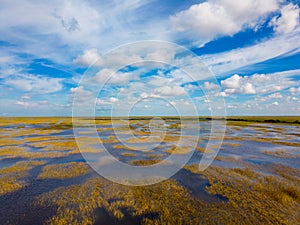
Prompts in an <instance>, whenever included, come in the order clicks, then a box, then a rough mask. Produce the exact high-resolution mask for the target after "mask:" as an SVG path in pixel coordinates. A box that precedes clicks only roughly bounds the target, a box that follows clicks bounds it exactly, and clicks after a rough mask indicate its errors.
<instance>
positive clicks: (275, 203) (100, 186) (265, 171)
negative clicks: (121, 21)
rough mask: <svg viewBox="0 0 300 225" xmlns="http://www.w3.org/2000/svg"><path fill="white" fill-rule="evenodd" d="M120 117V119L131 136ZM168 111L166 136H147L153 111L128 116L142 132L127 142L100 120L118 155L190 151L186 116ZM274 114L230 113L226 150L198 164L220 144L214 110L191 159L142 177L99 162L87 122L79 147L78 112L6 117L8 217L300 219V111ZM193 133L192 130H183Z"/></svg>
mask: <svg viewBox="0 0 300 225" xmlns="http://www.w3.org/2000/svg"><path fill="white" fill-rule="evenodd" d="M121 120H122V119H116V121H113V122H114V124H115V125H118V126H117V127H118V132H121V133H122V134H123V135H124V136H125V137H126V135H127V134H126V132H127V131H126V130H125V129H123V127H122V121H121ZM164 120H165V124H166V125H165V126H166V128H167V130H168V132H167V134H166V135H165V136H164V137H163V138H161V137H151V138H148V135H149V132H150V131H149V120H148V119H147V118H145V119H141V118H136V119H132V120H130V128H131V131H132V133H133V134H134V135H135V138H131V137H128V139H126V143H127V144H128V145H127V144H126V145H124V143H121V142H120V141H119V140H118V138H117V136H115V135H114V132H115V131H114V129H113V127H112V121H111V120H110V119H97V120H96V121H95V128H96V130H97V132H98V135H99V138H100V139H101V141H102V143H103V145H104V146H105V148H106V149H108V151H109V152H110V154H111V155H113V156H114V157H115V158H117V159H119V160H120V161H122V162H124V163H127V164H130V165H135V166H146V165H153V164H156V163H158V162H160V161H161V160H164V159H165V158H166V157H168V156H169V155H170V154H175V155H184V154H187V152H188V149H187V147H180V148H176V142H177V141H178V139H179V135H178V134H179V130H180V128H181V127H180V123H179V122H178V119H176V118H165V119H164ZM267 120H268V121H267V122H266V121H265V120H263V119H255V121H253V119H248V120H247V118H246V119H245V118H243V121H241V120H237V119H232V120H229V121H227V125H226V132H225V137H224V140H223V143H222V146H221V148H220V150H219V152H218V155H217V156H216V158H215V160H214V161H213V163H212V165H210V166H209V167H208V168H207V169H206V170H204V171H199V169H198V168H199V167H198V164H199V162H200V160H201V157H202V156H203V152H205V151H210V150H211V151H213V150H214V149H207V150H205V148H206V145H207V142H208V140H209V137H208V136H209V130H210V127H211V126H210V124H211V120H207V119H200V120H199V124H196V125H197V126H200V128H201V129H200V130H201V135H200V137H199V142H198V143H197V146H196V149H195V151H194V153H193V155H192V157H191V158H190V160H189V161H188V163H187V164H186V165H185V166H184V168H182V169H181V170H180V171H179V172H177V173H176V174H175V175H173V176H172V177H171V178H169V179H167V180H165V181H163V182H160V183H157V184H154V185H150V186H140V187H138V186H136V187H134V186H124V185H121V184H117V183H113V182H111V181H109V180H107V179H105V178H103V177H101V176H99V175H98V174H97V173H96V172H95V171H93V169H92V168H91V167H90V166H89V164H88V163H87V162H86V160H85V158H84V157H83V156H82V154H89V155H92V156H93V154H96V153H97V149H95V146H96V143H97V142H98V141H99V139H98V137H97V136H94V135H93V134H92V133H90V132H89V130H88V129H82V131H81V132H82V133H83V134H85V137H84V138H82V140H81V141H82V143H84V148H81V149H80V151H79V149H78V147H77V145H76V141H75V138H74V134H73V128H72V119H71V118H1V119H0V185H1V189H0V202H1V204H0V221H1V224H104V225H107V224H192V225H194V224H300V210H299V208H300V129H299V128H300V125H299V124H298V122H295V123H294V122H293V121H300V120H299V118H289V120H288V122H286V123H284V120H285V119H284V118H280V119H279V120H278V121H277V120H276V119H274V120H273V118H271V119H270V118H267ZM217 122H218V121H217ZM219 122H220V126H224V123H222V121H221V120H220V121H219ZM86 123H89V120H88V119H86ZM192 136H193V132H192V130H191V132H187V133H186V136H184V139H186V140H187V141H188V140H189V138H191V137H192ZM214 138H215V139H216V140H217V139H218V137H214ZM212 141H214V140H212ZM156 142H157V143H159V145H153V143H156ZM149 145H151V146H155V147H154V148H149V149H147V146H149ZM140 147H142V148H143V149H144V150H143V151H141V150H139V148H140ZM212 147H213V145H212Z"/></svg>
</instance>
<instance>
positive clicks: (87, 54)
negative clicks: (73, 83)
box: [74, 48, 103, 66]
mask: <svg viewBox="0 0 300 225" xmlns="http://www.w3.org/2000/svg"><path fill="white" fill-rule="evenodd" d="M102 61H103V60H102V57H101V56H100V54H99V52H98V50H97V49H96V48H92V49H88V50H85V51H84V52H83V54H82V55H79V56H78V57H77V58H76V59H75V60H74V63H76V64H77V65H80V66H90V65H94V64H96V65H101V64H102V63H103V62H102Z"/></svg>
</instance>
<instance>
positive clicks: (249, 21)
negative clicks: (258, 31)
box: [170, 0, 279, 44]
mask: <svg viewBox="0 0 300 225" xmlns="http://www.w3.org/2000/svg"><path fill="white" fill-rule="evenodd" d="M278 3H279V0H264V1H261V0H243V1H232V0H209V1H206V2H202V3H199V4H195V5H192V6H191V7H190V8H189V9H187V10H184V11H181V12H179V13H177V14H176V15H174V16H171V17H170V21H171V24H172V25H173V27H174V29H175V30H176V31H179V32H184V33H185V34H187V35H189V38H194V39H196V40H199V39H200V40H201V41H202V43H200V44H203V43H205V42H207V41H209V40H212V39H214V38H215V37H218V36H224V35H229V36H231V35H234V34H236V33H237V32H239V31H241V30H242V29H244V28H246V27H251V28H255V27H256V26H257V25H258V24H259V23H260V20H261V18H262V17H265V16H267V15H268V14H269V13H271V12H274V11H276V10H277V9H278V7H279V4H278Z"/></svg>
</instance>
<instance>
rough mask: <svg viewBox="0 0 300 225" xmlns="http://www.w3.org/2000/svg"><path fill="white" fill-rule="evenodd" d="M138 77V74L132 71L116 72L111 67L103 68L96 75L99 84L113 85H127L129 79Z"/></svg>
mask: <svg viewBox="0 0 300 225" xmlns="http://www.w3.org/2000/svg"><path fill="white" fill-rule="evenodd" d="M136 78H137V75H136V74H134V73H130V72H124V73H122V72H115V71H114V70H111V69H102V70H100V71H99V72H98V73H97V74H96V76H95V80H96V82H98V83H99V84H103V85H106V84H111V85H126V84H128V83H129V81H131V80H134V79H136Z"/></svg>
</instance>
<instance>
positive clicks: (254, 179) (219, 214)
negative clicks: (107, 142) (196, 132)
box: [36, 165, 300, 225]
mask: <svg viewBox="0 0 300 225" xmlns="http://www.w3.org/2000/svg"><path fill="white" fill-rule="evenodd" d="M186 169H189V170H191V171H193V172H195V173H199V172H198V165H195V166H189V167H186ZM281 173H284V174H290V173H292V175H295V173H296V172H295V171H290V170H282V171H281ZM297 173H298V175H299V171H298V172H297ZM199 174H200V175H201V176H205V177H206V178H207V179H208V180H209V182H210V186H209V187H207V191H208V192H209V193H211V194H220V195H223V196H225V197H227V198H228V201H227V202H220V203H205V202H203V201H201V200H196V199H194V198H193V197H192V196H191V195H190V193H189V191H187V190H186V189H185V188H184V187H182V186H181V185H179V184H178V183H177V182H175V181H174V180H167V181H164V182H161V183H158V184H155V185H151V186H146V187H128V186H123V185H118V184H115V183H111V182H108V181H106V180H104V179H101V178H96V179H91V180H88V181H87V182H86V183H85V184H83V185H81V186H80V185H72V186H69V187H64V188H58V189H56V190H54V191H52V192H49V193H45V194H43V195H41V196H39V197H38V198H37V202H36V204H38V205H39V206H42V207H51V206H57V212H56V214H55V215H54V216H53V217H52V218H51V219H50V220H49V221H48V222H49V223H50V224H93V223H94V222H95V214H94V210H95V208H98V207H101V208H104V209H105V210H106V211H107V212H108V213H109V214H110V216H112V217H113V218H115V220H116V221H119V222H120V223H122V219H123V218H124V216H125V215H124V213H123V212H124V211H123V209H129V210H128V215H129V216H143V215H144V214H150V215H151V214H157V217H153V218H152V217H147V218H144V219H143V220H142V221H141V224H147V225H154V224H156V225H158V224H164V225H167V224H191V225H194V224H228V225H229V224H230V225H231V224H291V225H292V224H299V222H300V215H299V210H298V209H299V199H300V198H299V196H300V195H299V180H297V179H296V178H293V176H291V177H290V178H289V179H286V178H285V177H276V176H265V175H262V174H260V173H257V172H255V171H253V170H251V169H250V168H246V169H225V168H218V167H209V169H208V170H206V171H204V172H202V173H199ZM128 215H127V216H128Z"/></svg>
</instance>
